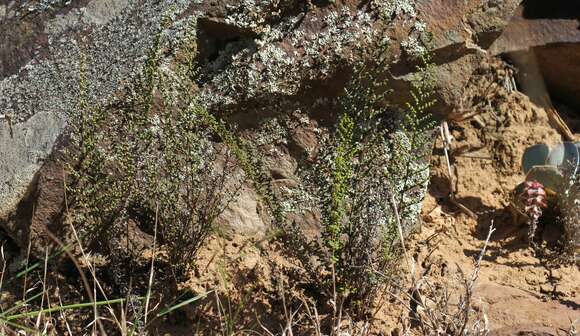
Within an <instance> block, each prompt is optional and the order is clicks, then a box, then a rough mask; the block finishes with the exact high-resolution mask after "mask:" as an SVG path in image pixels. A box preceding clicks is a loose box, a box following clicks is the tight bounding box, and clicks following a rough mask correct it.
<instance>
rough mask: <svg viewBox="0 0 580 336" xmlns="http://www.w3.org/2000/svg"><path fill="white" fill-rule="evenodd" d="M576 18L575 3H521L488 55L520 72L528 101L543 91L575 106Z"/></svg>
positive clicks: (579, 51)
mask: <svg viewBox="0 0 580 336" xmlns="http://www.w3.org/2000/svg"><path fill="white" fill-rule="evenodd" d="M579 18H580V7H579V6H578V4H577V3H575V2H570V1H561V0H559V1H551V2H550V3H547V2H537V1H524V3H523V4H522V5H521V6H520V7H519V8H518V9H517V11H516V13H515V15H514V17H513V18H512V19H511V21H510V23H509V25H508V26H507V27H506V29H505V31H504V33H503V34H502V36H501V37H500V38H498V40H497V41H496V42H495V43H494V44H493V46H492V47H491V52H492V53H493V54H496V55H498V54H504V55H506V56H508V57H509V58H511V59H512V60H513V61H514V63H515V64H516V66H517V67H518V68H519V69H520V76H519V82H520V84H521V86H522V88H523V90H524V91H526V93H529V94H530V96H532V98H535V99H536V100H540V99H541V98H537V97H538V96H541V95H545V94H546V92H545V90H546V89H547V90H548V91H549V94H550V95H551V96H552V97H553V98H556V99H557V100H559V101H561V102H565V103H567V104H568V105H573V106H575V107H578V106H580V98H579V97H580V82H579V78H580V66H579V65H578V62H577V60H578V57H580V29H579V27H580V19H579ZM544 82H545V86H544ZM540 102H541V101H540Z"/></svg>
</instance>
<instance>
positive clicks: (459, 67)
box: [0, 0, 519, 236]
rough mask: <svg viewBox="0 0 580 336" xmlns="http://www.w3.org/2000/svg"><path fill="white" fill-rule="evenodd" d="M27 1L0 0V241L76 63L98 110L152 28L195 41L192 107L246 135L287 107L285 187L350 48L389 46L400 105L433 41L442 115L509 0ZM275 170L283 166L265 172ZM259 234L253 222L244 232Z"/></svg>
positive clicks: (34, 175)
mask: <svg viewBox="0 0 580 336" xmlns="http://www.w3.org/2000/svg"><path fill="white" fill-rule="evenodd" d="M35 3H38V4H39V5H35V6H32V7H18V6H17V5H16V4H15V2H10V3H9V4H6V3H5V2H0V20H1V21H0V29H1V30H2V31H8V32H9V33H8V34H2V35H1V36H0V50H1V51H0V154H1V156H0V222H2V223H4V224H3V226H4V227H5V228H7V229H8V231H10V234H11V235H13V236H18V234H17V232H18V230H19V229H18V228H17V226H18V225H16V227H15V224H14V223H15V216H17V214H19V213H22V211H20V210H19V209H22V208H23V207H26V206H27V204H29V203H30V202H36V201H35V200H30V198H31V197H32V198H34V197H36V196H39V195H42V194H43V193H42V192H37V191H36V190H37V189H39V188H40V189H42V187H38V186H37V182H38V180H39V178H38V176H39V170H40V169H41V167H42V166H43V164H44V162H45V160H46V158H47V157H49V155H50V154H51V153H52V152H53V149H54V145H55V142H56V141H57V139H58V137H59V136H60V135H61V134H62V133H63V131H64V129H65V127H66V119H67V116H68V115H70V114H71V113H74V111H75V109H76V106H77V102H78V98H79V86H80V82H79V73H80V68H81V66H84V68H86V73H85V76H86V78H87V84H88V93H89V97H88V99H89V103H90V104H95V105H98V104H101V103H103V102H107V101H110V100H111V99H113V98H114V97H115V94H116V93H117V92H119V91H120V90H121V89H122V88H123V87H125V86H128V85H130V84H129V83H130V82H131V79H132V78H133V77H134V76H135V74H136V73H138V72H139V70H140V68H141V66H142V64H143V63H144V60H145V57H146V54H147V53H148V51H149V50H150V49H151V47H152V45H153V43H154V41H155V38H156V36H157V33H158V32H159V31H160V29H161V27H162V26H163V27H164V28H163V29H164V30H165V35H166V36H167V39H166V41H164V43H165V45H164V46H163V47H164V48H171V47H172V46H173V45H174V44H176V42H178V41H179V40H180V39H182V37H183V36H184V34H188V33H191V32H192V31H193V32H194V33H195V36H196V38H197V48H198V52H199V55H198V59H197V61H198V62H199V64H200V65H201V69H200V88H201V90H200V96H199V99H200V101H201V102H202V103H203V104H204V105H205V106H206V107H207V108H208V109H210V110H211V111H213V112H215V113H218V114H220V115H221V116H223V117H224V118H225V119H226V120H228V122H231V123H235V124H236V125H237V126H238V128H239V129H241V130H243V131H244V132H247V133H250V134H252V133H254V134H256V133H257V132H258V131H257V130H256V128H257V127H258V125H259V124H260V121H261V120H263V119H264V117H266V116H270V117H271V116H279V115H284V114H290V113H293V112H295V111H299V112H300V113H301V115H303V116H305V118H306V119H307V122H306V123H305V125H307V126H308V127H307V128H305V129H301V128H297V129H293V130H290V132H289V135H287V139H284V140H282V141H279V142H277V143H275V144H274V145H273V147H272V148H270V149H271V150H272V152H275V153H276V155H277V158H276V160H271V161H270V162H271V165H272V166H271V167H270V172H271V173H272V177H273V178H274V179H276V180H285V181H286V182H288V181H290V182H288V183H291V181H292V180H293V179H292V174H293V171H294V170H295V166H296V162H297V161H299V160H300V159H301V156H302V155H304V154H305V152H308V153H310V152H311V151H312V150H315V147H316V144H315V143H313V142H314V140H313V139H314V137H313V136H312V132H311V130H312V129H315V128H316V127H314V126H313V125H315V124H317V123H318V122H320V123H322V124H324V123H325V122H326V123H328V122H332V120H333V116H334V115H335V110H336V106H335V98H336V97H337V96H338V95H339V94H340V93H341V92H342V88H343V86H344V83H345V81H346V80H347V78H348V74H349V69H350V67H351V65H352V64H353V62H354V61H356V60H357V57H358V56H357V55H358V54H357V53H356V52H355V50H356V49H357V48H358V47H361V46H362V47H364V46H369V45H371V43H372V42H373V40H375V39H376V38H377V36H379V33H380V34H383V35H380V36H381V38H383V39H384V41H388V42H389V45H390V49H389V56H390V61H391V63H392V64H391V70H390V72H389V73H388V74H389V75H390V76H391V85H392V88H393V89H394V90H393V94H391V99H392V100H393V101H394V102H397V103H402V102H404V101H405V100H407V99H408V96H407V94H405V92H408V88H409V86H410V83H411V81H412V80H413V79H414V77H415V76H414V72H415V67H416V65H417V64H418V60H417V55H419V54H420V53H421V52H423V51H424V49H425V46H424V45H423V44H422V43H421V41H422V40H424V38H425V37H426V36H427V31H430V32H432V33H433V40H432V42H431V47H432V49H433V56H434V58H433V60H434V62H435V64H436V66H437V67H436V70H435V80H436V84H437V87H438V88H437V91H436V92H437V98H438V105H437V107H436V110H435V111H436V112H438V113H440V114H445V113H447V112H449V111H450V110H451V109H452V108H453V107H454V104H455V102H457V101H458V99H459V97H461V95H462V88H463V86H464V84H465V83H466V82H467V80H468V78H469V77H470V74H471V72H472V71H473V70H474V69H475V68H476V67H477V66H478V64H479V63H480V60H481V57H483V55H485V53H486V51H485V50H486V49H487V48H488V47H489V46H490V44H491V43H492V42H493V40H494V39H495V38H496V37H497V36H499V34H500V33H501V31H502V29H503V27H504V25H505V24H506V21H507V19H508V18H509V17H510V16H511V13H512V11H513V10H514V9H515V8H516V7H517V5H518V4H519V1H518V0H506V1H492V0H471V1H447V0H427V1H412V0H395V1H388V2H385V1H370V2H368V1H356V0H343V1H336V2H335V3H334V4H328V2H326V1H312V2H310V1H308V2H307V1H298V0H296V1H289V2H284V4H280V3H279V2H278V1H259V2H257V1H252V0H246V1H243V2H240V1H237V0H236V1H234V0H213V1H190V0H162V1H156V2H143V1H135V0H79V1H40V2H35ZM226 112H227V113H226ZM266 131H267V132H271V131H272V130H269V131H268V130H266ZM309 132H310V133H309ZM271 135H272V134H270V135H269V136H271ZM296 135H298V137H297V139H293V137H294V138H296ZM308 153H306V154H308ZM306 156H308V155H306ZM280 162H282V163H283V164H282V167H276V165H278V163H280ZM45 180H46V179H40V181H41V183H43V182H42V181H45ZM292 183H293V182H292ZM35 195H36V196H35ZM256 197H257V195H254V194H253V193H246V194H244V195H243V197H242V198H241V201H240V202H241V203H240V202H238V203H236V204H237V205H236V207H237V209H238V210H239V211H237V210H236V208H232V209H230V210H231V211H229V212H228V213H227V214H228V220H227V221H228V222H229V223H232V224H233V225H237V224H235V223H240V224H239V225H241V226H243V227H244V228H250V229H252V225H251V223H250V222H252V220H251V219H252V218H259V217H260V214H259V210H258V209H256V208H257V206H256V204H257V200H256ZM23 200H27V201H25V202H23ZM49 208H50V207H49ZM36 217H37V218H40V217H42V216H40V217H39V216H36ZM48 217H50V216H48ZM48 217H47V218H48ZM20 220H22V218H20ZM26 221H30V219H24V222H26ZM44 224H47V223H44ZM23 225H25V224H23ZM39 225H40V224H39ZM263 227H264V225H263V223H262V222H260V224H259V225H258V226H256V227H254V228H253V229H255V230H263Z"/></svg>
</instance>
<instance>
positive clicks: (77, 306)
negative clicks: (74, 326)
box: [3, 298, 142, 321]
mask: <svg viewBox="0 0 580 336" xmlns="http://www.w3.org/2000/svg"><path fill="white" fill-rule="evenodd" d="M140 299H142V298H140ZM125 300H126V299H114V300H108V301H97V302H85V303H75V304H71V305H66V306H57V307H52V308H46V309H41V310H37V311H32V312H28V313H22V314H15V315H11V316H6V317H4V318H3V319H4V320H6V321H13V320H17V319H21V318H25V317H34V316H37V315H39V314H44V313H52V312H59V311H63V310H71V309H82V308H89V307H94V306H95V305H96V306H103V305H112V304H117V303H122V302H124V301H125Z"/></svg>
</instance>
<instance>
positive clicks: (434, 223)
mask: <svg viewBox="0 0 580 336" xmlns="http://www.w3.org/2000/svg"><path fill="white" fill-rule="evenodd" d="M508 74H509V69H507V68H506V67H505V66H504V65H503V64H502V63H501V62H499V61H497V60H495V61H492V62H491V64H489V65H484V66H483V68H482V70H481V71H480V73H479V75H476V76H475V77H474V78H473V79H472V82H471V84H470V86H468V87H467V88H466V95H465V97H466V102H465V103H466V104H465V105H464V106H466V107H467V108H466V110H465V111H464V113H465V114H466V115H467V114H471V113H478V115H477V116H475V117H472V118H469V119H467V120H464V121H460V122H452V123H451V124H450V129H451V133H452V136H453V137H454V139H455V141H454V143H453V145H452V148H451V165H452V167H453V179H454V181H455V186H456V190H457V200H458V201H459V202H460V203H461V204H463V205H464V206H465V207H467V208H468V209H469V210H471V211H473V212H475V213H476V214H477V217H478V218H477V219H474V218H471V217H470V216H468V215H466V214H465V213H464V212H462V211H460V210H459V208H458V207H456V206H455V205H453V204H451V203H450V202H449V199H448V197H447V195H448V193H449V191H450V190H449V186H448V182H447V181H448V168H447V164H446V160H445V157H444V155H443V144H442V141H441V140H439V141H438V142H437V144H436V148H435V150H434V156H433V162H432V163H433V174H432V175H433V177H432V182H431V186H430V190H429V195H428V196H427V198H426V200H425V202H424V209H423V220H424V221H425V224H424V226H423V229H422V231H421V232H420V233H419V234H418V235H417V236H416V237H414V241H413V245H414V246H415V253H416V255H417V256H418V259H420V260H423V259H424V258H426V255H427V253H428V252H429V251H430V247H432V246H436V249H435V250H434V252H433V253H432V254H431V255H430V257H429V259H430V260H431V261H432V262H433V263H434V264H435V265H437V266H439V267H440V270H441V274H439V278H440V279H441V283H444V282H445V280H444V279H445V277H446V275H448V274H452V273H453V269H454V268H456V267H459V268H461V269H463V270H464V271H465V272H467V273H469V272H471V270H472V269H473V265H474V262H473V261H474V257H476V256H477V255H478V253H479V251H480V250H481V248H482V247H483V244H484V241H485V237H486V235H487V232H488V231H489V226H490V224H491V223H492V221H493V223H494V227H495V228H496V231H495V232H494V234H493V235H492V236H491V242H490V245H489V246H488V252H487V253H486V255H485V257H484V258H483V261H482V264H481V273H480V277H479V281H478V287H477V289H476V296H477V297H479V298H480V299H481V302H479V304H480V305H481V307H482V308H483V309H484V311H485V312H486V314H487V316H488V318H489V322H490V325H491V328H492V332H493V333H494V334H498V335H504V334H517V333H518V332H534V334H541V333H542V332H544V334H546V333H547V334H550V335H552V334H553V335H556V334H559V333H561V332H563V330H568V329H569V328H570V325H571V322H570V321H573V320H575V319H580V271H579V269H578V267H577V266H574V265H570V266H549V267H548V266H547V265H548V264H551V263H550V262H549V261H548V260H547V258H538V257H536V256H534V253H533V251H532V249H531V248H529V247H528V244H527V242H526V236H527V226H526V225H525V224H523V225H522V224H518V223H514V222H513V220H512V216H511V215H510V212H509V211H508V209H507V207H506V206H507V205H508V204H509V193H510V191H511V190H512V189H513V188H514V187H515V186H516V185H517V184H518V183H520V182H521V181H523V178H524V175H523V174H522V173H521V170H520V158H521V155H522V153H523V151H524V150H525V148H526V147H527V146H530V145H533V144H536V143H541V142H545V143H547V144H554V143H557V142H560V141H561V139H560V136H559V135H558V134H557V132H555V131H554V129H552V128H551V127H550V125H549V123H548V117H547V115H546V112H545V111H544V110H543V109H541V108H539V107H537V106H535V105H534V104H533V103H531V102H530V101H529V99H528V98H527V97H526V96H525V95H523V94H521V93H519V92H517V91H508V90H507V89H506V88H505V87H503V86H502V85H497V84H493V83H503V82H505V81H504V80H505V78H506V76H508ZM507 78H509V77H507ZM543 224H544V225H546V227H545V228H544V230H543V233H540V235H541V236H542V239H543V240H544V241H545V242H546V243H547V244H548V245H549V247H548V248H547V250H546V251H547V252H551V253H552V254H557V253H558V246H557V245H558V244H557V243H556V241H557V238H558V235H559V234H560V228H558V227H557V224H556V221H555V220H554V219H553V218H548V219H547V220H544V223H543ZM427 240H429V241H430V242H429V243H425V242H426V241H427ZM576 325H577V327H578V323H577V324H576Z"/></svg>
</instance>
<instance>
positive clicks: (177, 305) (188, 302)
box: [157, 290, 213, 317]
mask: <svg viewBox="0 0 580 336" xmlns="http://www.w3.org/2000/svg"><path fill="white" fill-rule="evenodd" d="M211 292H213V290H211V291H209V292H205V293H203V294H199V295H197V296H195V297H192V298H190V299H187V300H185V301H182V302H180V303H178V304H176V305H174V306H171V307H167V308H165V309H163V310H162V311H160V312H159V313H158V314H157V317H161V316H163V315H167V314H169V313H171V312H172V311H174V310H176V309H179V308H181V307H183V306H187V305H188V304H191V303H193V302H195V301H199V300H201V299H204V298H206V297H207V295H208V294H209V293H211Z"/></svg>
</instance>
